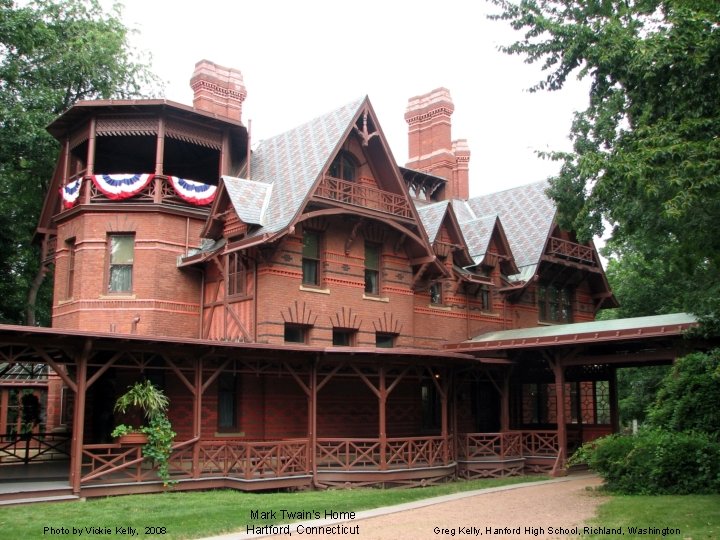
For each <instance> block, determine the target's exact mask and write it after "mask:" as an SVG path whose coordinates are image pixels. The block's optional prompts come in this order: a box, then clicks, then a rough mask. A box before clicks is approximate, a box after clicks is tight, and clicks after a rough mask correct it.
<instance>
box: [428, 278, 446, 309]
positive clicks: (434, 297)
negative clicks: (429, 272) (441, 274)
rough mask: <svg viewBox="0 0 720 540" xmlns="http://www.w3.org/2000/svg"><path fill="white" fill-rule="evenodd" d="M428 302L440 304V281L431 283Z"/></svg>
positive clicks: (441, 301) (441, 298)
mask: <svg viewBox="0 0 720 540" xmlns="http://www.w3.org/2000/svg"><path fill="white" fill-rule="evenodd" d="M430 303H431V304H438V305H439V304H442V303H443V297H442V283H437V282H436V283H433V284H432V285H430Z"/></svg>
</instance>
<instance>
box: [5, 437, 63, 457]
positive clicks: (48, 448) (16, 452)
mask: <svg viewBox="0 0 720 540" xmlns="http://www.w3.org/2000/svg"><path fill="white" fill-rule="evenodd" d="M69 457H70V434H69V433H22V434H13V435H0V463H25V464H28V463H31V462H38V461H56V460H64V459H68V458H69Z"/></svg>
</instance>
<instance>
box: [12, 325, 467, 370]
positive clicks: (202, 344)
mask: <svg viewBox="0 0 720 540" xmlns="http://www.w3.org/2000/svg"><path fill="white" fill-rule="evenodd" d="M87 342H90V343H91V344H92V348H93V349H95V350H98V349H102V350H121V349H126V350H127V349H133V348H137V350H144V351H149V350H156V349H157V350H162V351H164V352H170V351H171V350H172V349H175V348H177V349H180V350H182V351H183V353H185V354H186V353H187V352H188V349H187V348H188V347H195V348H196V350H197V351H198V353H199V354H200V353H201V352H206V351H213V350H214V351H217V353H218V354H227V351H228V350H229V349H233V350H237V351H238V352H239V351H247V352H248V353H250V354H252V355H253V356H255V357H262V358H272V357H274V356H278V355H282V354H283V353H287V352H294V353H297V354H298V355H301V354H303V353H305V354H307V356H314V355H324V357H326V358H332V357H350V356H355V357H358V356H360V355H364V356H366V357H371V356H372V357H386V358H391V357H395V358H404V359H407V360H412V359H414V358H422V359H432V358H436V359H442V360H455V361H468V360H470V361H474V362H477V361H478V359H477V358H476V357H474V356H472V355H470V354H467V353H463V352H455V351H446V350H432V349H417V348H409V347H402V348H400V347H395V348H376V347H313V346H310V345H302V344H277V343H276V344H271V343H242V342H231V341H214V340H204V339H193V338H176V337H167V336H143V335H137V334H118V333H103V332H88V331H83V330H66V329H60V328H41V327H35V326H19V325H6V324H0V343H1V344H5V345H23V346H30V347H32V346H33V345H36V346H38V347H41V348H43V349H45V350H47V349H48V348H53V347H57V348H60V349H62V348H66V347H68V346H70V347H71V348H72V349H73V350H77V351H80V350H82V348H83V346H84V345H85V344H86V343H87ZM22 356H23V360H25V361H28V360H31V361H32V360H35V361H39V362H43V359H42V358H43V357H42V356H41V355H39V354H37V355H33V353H32V352H31V351H26V352H25V353H24V354H22ZM34 356H36V357H37V358H34Z"/></svg>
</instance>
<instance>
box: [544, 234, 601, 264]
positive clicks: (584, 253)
mask: <svg viewBox="0 0 720 540" xmlns="http://www.w3.org/2000/svg"><path fill="white" fill-rule="evenodd" d="M548 255H554V256H556V257H562V258H563V259H572V260H574V261H578V262H580V263H583V264H595V252H594V251H593V249H592V248H591V247H588V246H583V245H581V244H576V243H574V242H570V241H568V240H563V239H561V238H555V237H551V238H550V246H549V247H548Z"/></svg>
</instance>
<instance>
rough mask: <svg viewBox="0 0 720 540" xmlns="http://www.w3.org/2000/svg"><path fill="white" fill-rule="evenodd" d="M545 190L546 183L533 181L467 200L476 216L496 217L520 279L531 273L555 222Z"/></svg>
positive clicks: (552, 209) (553, 212) (552, 206)
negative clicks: (501, 226)
mask: <svg viewBox="0 0 720 540" xmlns="http://www.w3.org/2000/svg"><path fill="white" fill-rule="evenodd" d="M547 187H548V184H547V182H545V181H543V182H537V183H534V184H528V185H525V186H520V187H516V188H512V189H507V190H505V191H499V192H497V193H490V194H488V195H482V196H480V197H473V198H471V199H469V200H468V201H467V205H468V206H469V210H470V211H472V212H473V213H474V214H475V215H477V216H487V215H497V216H499V217H500V221H501V222H502V225H503V228H504V229H505V234H506V236H507V239H508V243H509V244H510V249H512V253H513V256H514V257H515V263H516V264H517V266H518V269H519V270H520V279H523V280H525V279H529V278H530V277H532V275H533V274H534V273H535V269H536V268H537V265H538V263H539V261H540V257H541V256H542V253H543V250H544V248H545V242H546V240H547V237H548V234H550V231H551V227H552V225H553V222H554V219H555V211H556V208H555V204H554V203H553V202H552V201H551V200H550V198H549V197H548V196H547V195H546V194H545V190H546V189H547Z"/></svg>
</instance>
